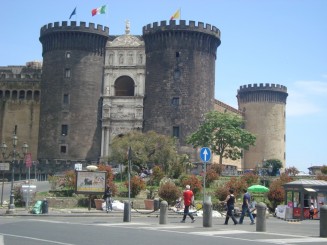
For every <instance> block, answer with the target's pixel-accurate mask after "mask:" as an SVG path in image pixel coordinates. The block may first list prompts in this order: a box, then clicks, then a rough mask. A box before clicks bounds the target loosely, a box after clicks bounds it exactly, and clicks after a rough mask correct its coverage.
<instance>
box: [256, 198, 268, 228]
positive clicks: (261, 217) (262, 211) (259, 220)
mask: <svg viewBox="0 0 327 245" xmlns="http://www.w3.org/2000/svg"><path fill="white" fill-rule="evenodd" d="M255 207H256V209H257V217H256V231H266V210H267V206H266V204H264V203H263V202H260V203H258V204H257V205H256V206H255Z"/></svg>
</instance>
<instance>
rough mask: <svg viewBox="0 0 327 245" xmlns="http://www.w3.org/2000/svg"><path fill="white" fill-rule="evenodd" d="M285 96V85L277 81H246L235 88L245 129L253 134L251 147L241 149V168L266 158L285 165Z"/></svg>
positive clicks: (255, 165)
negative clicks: (254, 138)
mask: <svg viewBox="0 0 327 245" xmlns="http://www.w3.org/2000/svg"><path fill="white" fill-rule="evenodd" d="M287 96H288V94H287V88H286V87H285V86H282V85H279V84H269V83H266V84H265V85H264V84H262V83H260V85H259V86H258V85H257V84H253V85H251V84H249V85H244V86H241V87H240V89H239V90H238V92H237V100H238V107H239V110H241V111H242V112H243V115H244V119H245V129H246V130H248V131H249V132H251V133H252V134H254V135H255V136H256V137H257V139H256V143H255V146H253V147H250V149H249V150H248V151H245V152H244V157H243V164H242V165H243V167H244V169H254V168H255V167H257V166H258V164H259V163H260V164H262V163H263V162H264V160H268V159H278V160H280V161H281V162H282V163H283V168H285V159H286V155H285V140H286V137H285V118H286V111H285V110H286V98H287Z"/></svg>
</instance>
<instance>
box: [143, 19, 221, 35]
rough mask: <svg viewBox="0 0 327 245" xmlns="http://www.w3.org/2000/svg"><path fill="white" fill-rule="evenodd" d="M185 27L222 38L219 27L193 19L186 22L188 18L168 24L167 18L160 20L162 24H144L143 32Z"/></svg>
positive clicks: (178, 29)
mask: <svg viewBox="0 0 327 245" xmlns="http://www.w3.org/2000/svg"><path fill="white" fill-rule="evenodd" d="M185 29H189V30H194V31H199V32H203V33H207V34H211V35H215V36H216V37H218V38H220V30H219V29H218V28H217V27H215V26H212V25H210V24H204V23H203V22H197V23H196V22H195V21H193V20H190V21H189V22H188V24H187V23H186V20H179V23H177V22H176V20H170V21H169V23H168V24H167V21H166V20H163V21H160V25H159V23H158V22H153V23H152V24H148V25H146V26H143V34H148V33H152V32H156V31H166V30H174V31H181V30H185Z"/></svg>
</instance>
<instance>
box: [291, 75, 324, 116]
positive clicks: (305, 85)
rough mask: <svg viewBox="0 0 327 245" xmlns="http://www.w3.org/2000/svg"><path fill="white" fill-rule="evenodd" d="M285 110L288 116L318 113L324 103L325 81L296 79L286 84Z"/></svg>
mask: <svg viewBox="0 0 327 245" xmlns="http://www.w3.org/2000/svg"><path fill="white" fill-rule="evenodd" d="M288 94H289V96H288V100H287V106H286V111H287V115H288V116H304V115H312V114H316V113H320V112H321V111H323V110H324V107H326V106H324V105H323V104H326V97H325V96H326V95H327V82H320V81H296V82H294V83H293V84H292V85H290V86H288Z"/></svg>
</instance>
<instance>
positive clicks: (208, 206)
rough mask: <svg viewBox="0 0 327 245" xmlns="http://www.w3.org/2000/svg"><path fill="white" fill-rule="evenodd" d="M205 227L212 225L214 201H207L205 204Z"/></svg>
mask: <svg viewBox="0 0 327 245" xmlns="http://www.w3.org/2000/svg"><path fill="white" fill-rule="evenodd" d="M203 227H212V203H211V201H205V202H204V204H203Z"/></svg>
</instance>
